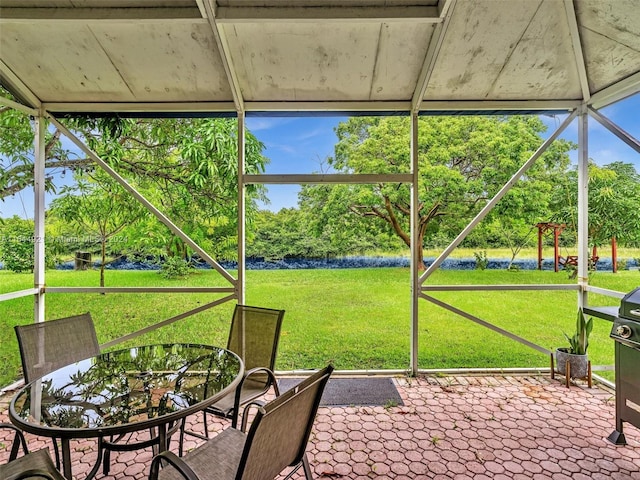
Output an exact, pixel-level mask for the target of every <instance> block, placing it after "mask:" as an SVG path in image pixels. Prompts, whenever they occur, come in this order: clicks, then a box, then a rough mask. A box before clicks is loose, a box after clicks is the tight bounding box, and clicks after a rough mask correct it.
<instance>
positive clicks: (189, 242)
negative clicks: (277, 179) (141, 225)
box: [47, 113, 236, 286]
mask: <svg viewBox="0 0 640 480" xmlns="http://www.w3.org/2000/svg"><path fill="white" fill-rule="evenodd" d="M47 117H48V118H49V120H51V123H53V124H54V125H55V126H56V128H58V130H60V131H61V132H62V133H64V134H65V135H66V136H67V137H68V138H69V140H71V141H72V142H73V143H75V144H76V146H77V147H78V148H79V149H80V150H82V151H83V152H84V153H85V154H86V155H87V156H88V157H89V158H91V159H92V160H93V161H94V162H96V163H97V164H98V165H100V167H101V168H102V169H103V170H104V171H105V172H107V173H108V174H109V175H110V176H111V177H113V179H114V180H115V181H116V182H118V183H119V184H120V185H122V187H123V188H124V189H125V190H126V191H128V192H129V193H130V194H131V195H132V196H133V197H134V198H135V199H136V200H138V201H139V202H140V203H141V204H142V205H144V206H145V207H146V208H147V210H149V211H150V212H151V213H152V214H153V215H154V216H155V217H156V218H157V219H158V220H160V221H161V222H162V223H163V224H164V225H166V226H167V227H168V228H169V230H171V231H172V232H173V233H174V234H176V235H177V236H178V237H180V238H181V239H182V240H183V241H184V242H185V243H186V244H187V245H189V246H190V247H191V248H192V249H193V250H194V251H195V252H196V253H197V254H198V255H200V258H202V259H203V260H204V261H205V262H207V263H208V264H209V265H211V267H212V268H214V269H215V270H217V271H218V273H220V274H221V275H222V276H223V277H224V278H226V279H227V280H228V281H229V283H231V284H232V285H234V286H235V283H236V279H235V278H233V276H231V274H230V273H229V272H227V271H226V270H225V269H224V267H222V266H221V265H220V264H219V263H218V262H217V261H216V260H214V259H213V258H212V257H211V256H210V255H209V254H208V253H207V252H205V251H204V250H203V249H202V247H200V245H198V244H197V243H196V242H194V241H193V240H192V239H191V238H190V237H189V236H188V235H187V234H186V233H184V232H183V231H182V230H181V229H180V227H178V226H177V225H176V224H174V223H173V222H172V221H171V220H170V219H169V218H168V217H167V216H166V215H165V214H164V213H162V212H161V211H160V210H158V209H157V208H156V207H155V206H154V205H153V204H152V203H151V202H149V200H147V199H146V198H145V197H144V196H143V195H142V194H141V193H140V192H138V191H137V190H136V189H135V188H133V186H131V185H130V184H129V182H127V181H126V180H125V179H124V178H123V177H122V176H121V175H120V174H119V173H118V172H116V171H115V170H114V169H113V168H111V166H110V165H109V164H108V163H106V162H105V161H104V160H102V159H101V158H100V157H99V156H98V155H97V154H96V153H95V152H94V151H93V150H91V149H90V148H89V147H87V146H86V145H85V144H84V143H83V142H82V140H80V139H79V138H78V137H76V136H75V135H74V134H73V133H72V132H71V131H70V130H69V129H68V128H67V127H65V126H64V125H62V124H61V123H60V122H59V121H58V120H57V119H56V118H55V117H54V116H53V115H51V114H50V113H49V114H47Z"/></svg>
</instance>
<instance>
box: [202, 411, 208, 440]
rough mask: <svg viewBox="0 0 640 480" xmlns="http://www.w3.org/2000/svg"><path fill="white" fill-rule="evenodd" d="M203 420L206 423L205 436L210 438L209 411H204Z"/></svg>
mask: <svg viewBox="0 0 640 480" xmlns="http://www.w3.org/2000/svg"><path fill="white" fill-rule="evenodd" d="M202 421H203V423H204V436H205V437H207V438H209V426H208V425H207V411H206V410H203V411H202Z"/></svg>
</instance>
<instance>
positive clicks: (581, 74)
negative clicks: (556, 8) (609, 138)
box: [564, 0, 591, 102]
mask: <svg viewBox="0 0 640 480" xmlns="http://www.w3.org/2000/svg"><path fill="white" fill-rule="evenodd" d="M564 9H565V12H566V13H567V22H568V23H569V32H570V33H571V46H572V48H573V55H574V57H575V60H576V68H577V70H578V78H579V79H580V89H581V90H582V98H583V99H584V101H585V102H588V101H589V99H590V98H591V90H590V89H589V78H588V77H587V68H586V64H585V61H584V53H583V51H582V42H581V40H580V31H579V30H578V17H577V16H576V9H575V7H574V5H573V0H564Z"/></svg>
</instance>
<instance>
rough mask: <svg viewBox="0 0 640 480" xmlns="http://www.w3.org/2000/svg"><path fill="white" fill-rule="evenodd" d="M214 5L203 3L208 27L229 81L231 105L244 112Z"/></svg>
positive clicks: (240, 93)
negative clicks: (231, 96)
mask: <svg viewBox="0 0 640 480" xmlns="http://www.w3.org/2000/svg"><path fill="white" fill-rule="evenodd" d="M214 3H215V1H214V0H205V1H204V8H205V10H206V13H207V20H208V21H209V26H210V27H211V31H212V32H213V36H214V38H215V40H216V45H217V47H218V51H219V53H220V59H221V60H222V65H223V66H224V71H225V73H226V74H227V80H228V81H229V86H230V87H231V93H232V95H233V103H234V104H235V106H236V111H238V112H244V99H243V98H242V90H240V83H239V82H238V75H237V74H236V71H235V68H234V67H233V60H232V58H231V53H230V51H229V43H228V42H227V39H226V37H225V36H224V34H223V32H222V29H220V28H219V26H218V24H217V22H216V6H215V5H214Z"/></svg>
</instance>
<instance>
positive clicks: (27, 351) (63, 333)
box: [15, 312, 100, 383]
mask: <svg viewBox="0 0 640 480" xmlns="http://www.w3.org/2000/svg"><path fill="white" fill-rule="evenodd" d="M15 331H16V335H17V337H18V345H19V346H20V359H21V360H22V371H23V374H24V380H25V383H30V382H32V381H33V380H36V379H38V378H40V377H42V376H43V375H46V374H47V373H51V372H53V371H54V370H57V369H58V368H60V367H64V366H65V365H69V364H71V363H74V362H78V361H80V360H84V359H85V358H89V357H95V356H96V355H98V354H100V347H99V345H98V338H97V336H96V330H95V327H94V325H93V320H92V319H91V314H90V313H88V312H87V313H83V314H82V315H75V316H72V317H65V318H60V319H58V320H49V321H46V322H41V323H32V324H29V325H17V326H16V327H15Z"/></svg>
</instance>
